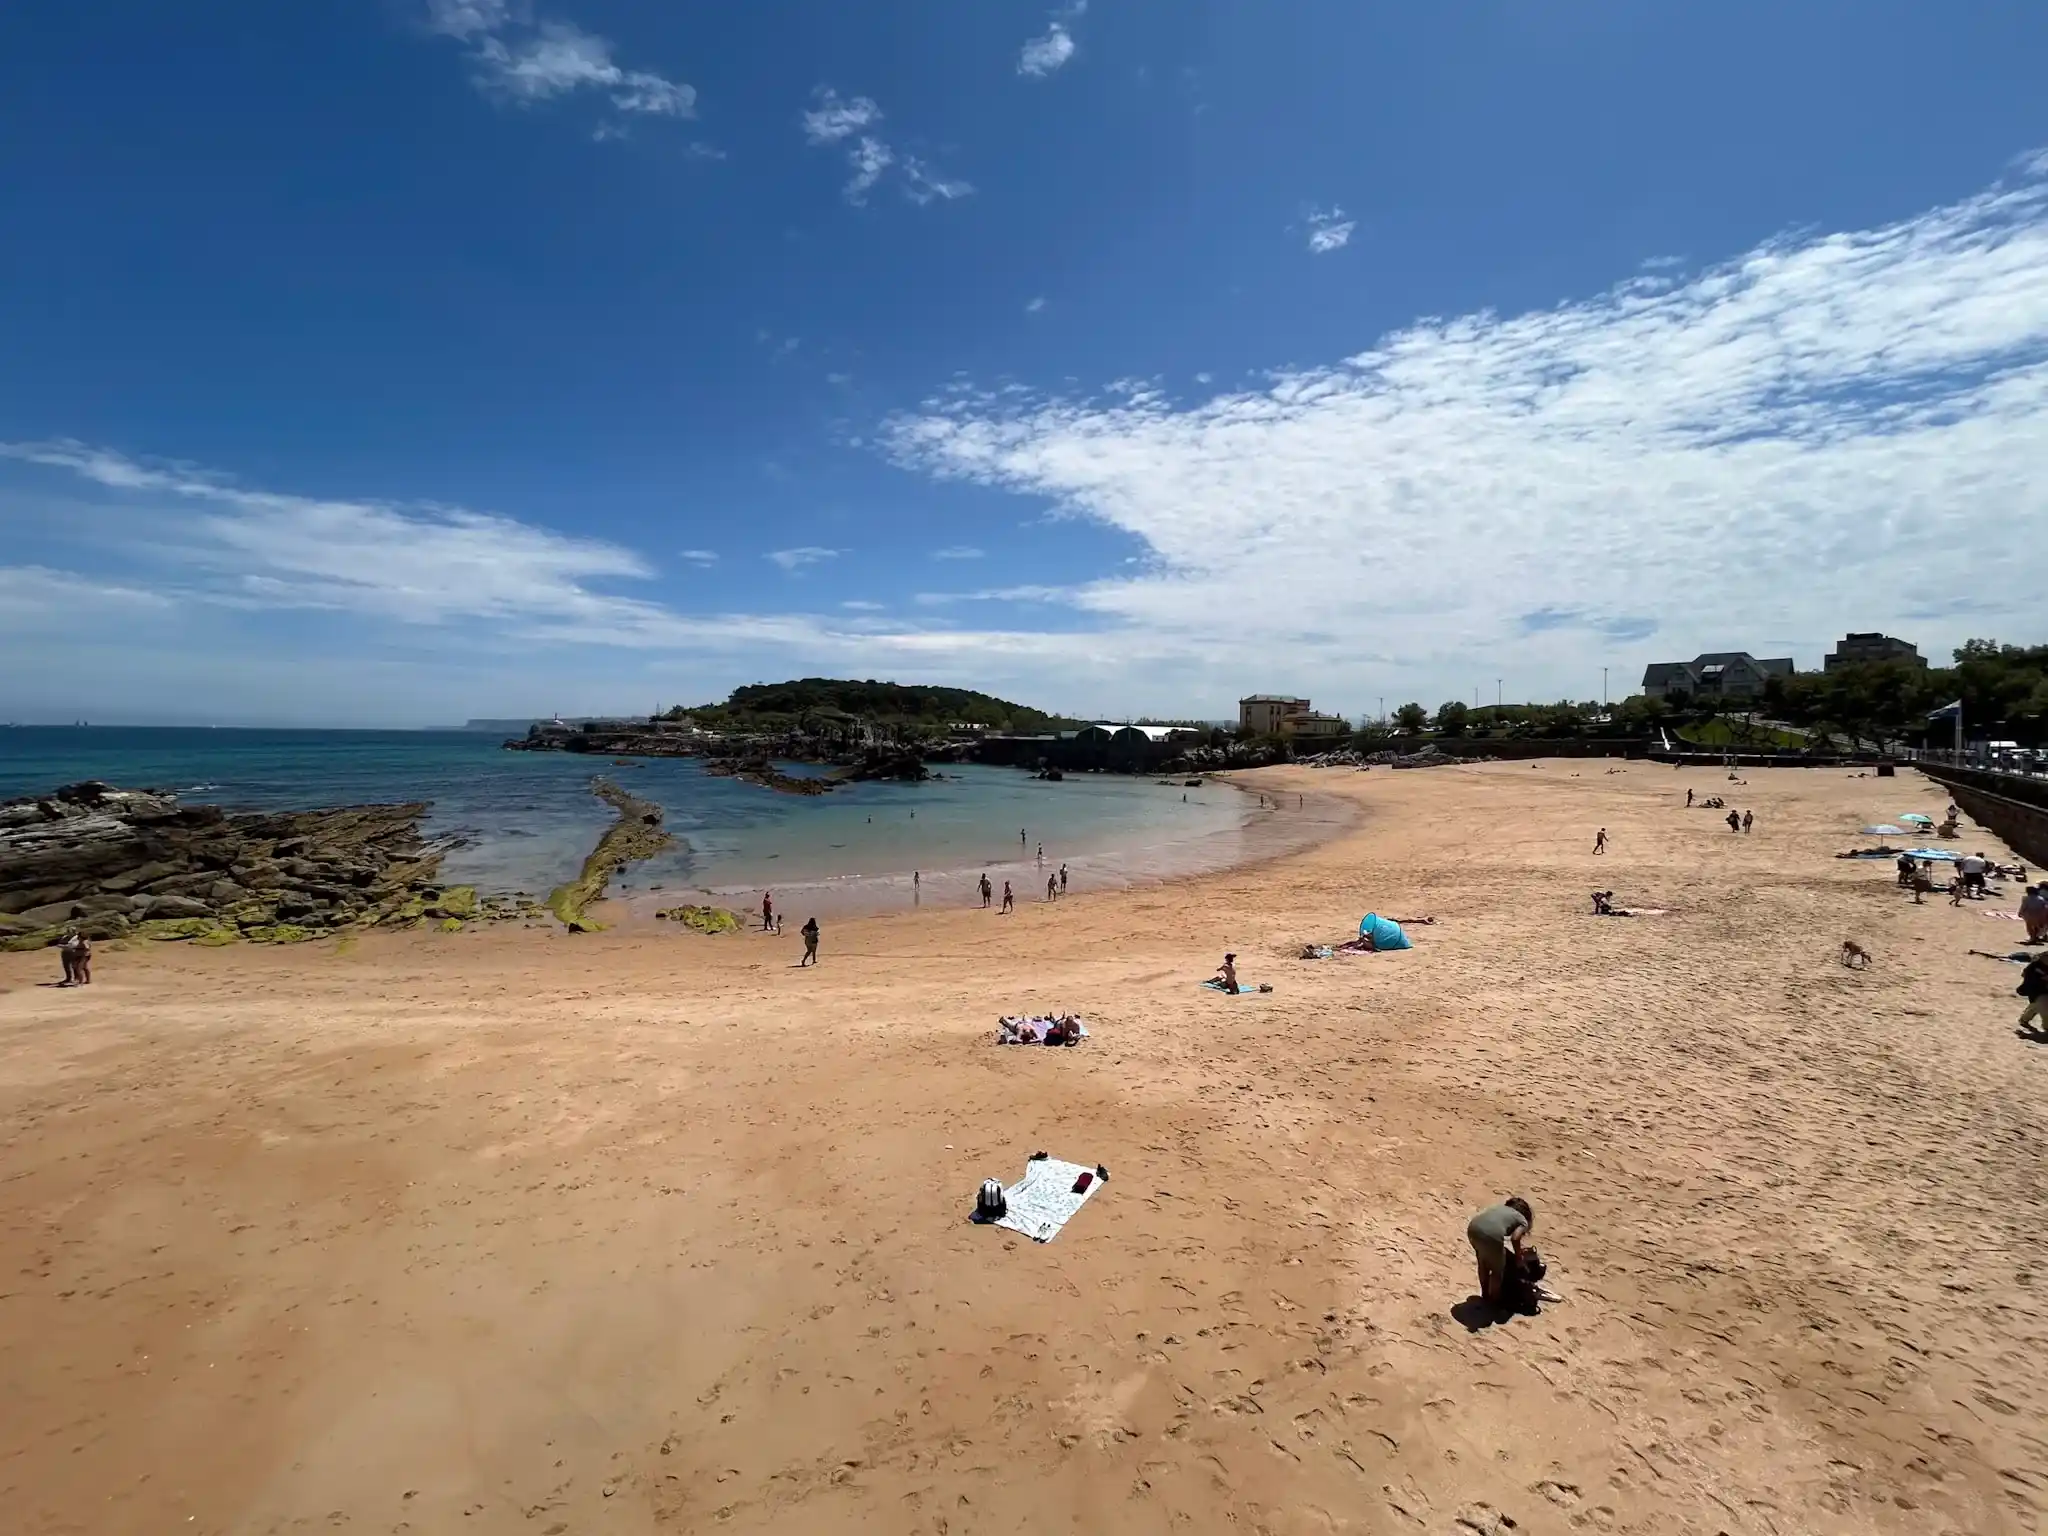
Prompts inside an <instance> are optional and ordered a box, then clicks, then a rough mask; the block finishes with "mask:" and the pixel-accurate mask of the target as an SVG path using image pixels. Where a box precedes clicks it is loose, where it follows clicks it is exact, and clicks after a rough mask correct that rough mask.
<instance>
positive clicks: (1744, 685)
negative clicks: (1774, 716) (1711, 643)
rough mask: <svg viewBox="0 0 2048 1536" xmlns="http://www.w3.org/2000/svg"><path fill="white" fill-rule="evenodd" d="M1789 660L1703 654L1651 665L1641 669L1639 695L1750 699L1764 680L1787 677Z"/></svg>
mask: <svg viewBox="0 0 2048 1536" xmlns="http://www.w3.org/2000/svg"><path fill="white" fill-rule="evenodd" d="M1793 670H1794V668H1793V666H1792V658H1791V657H1790V656H1771V657H1766V658H1763V659H1761V660H1760V659H1758V658H1757V657H1755V656H1752V655H1750V654H1749V652H1747V651H1707V652H1705V653H1704V654H1702V655H1699V656H1695V657H1694V658H1693V659H1692V660H1691V661H1653V662H1651V663H1650V665H1649V666H1647V667H1645V668H1643V692H1644V693H1645V694H1646V695H1648V696H1649V697H1650V698H1653V699H1662V698H1668V697H1669V696H1670V695H1672V694H1674V693H1684V694H1690V695H1691V696H1692V697H1693V698H1696V699H1753V698H1755V697H1756V696H1757V695H1758V694H1760V693H1762V692H1763V691H1764V680H1765V679H1766V678H1770V677H1790V676H1791V675H1792V673H1793Z"/></svg>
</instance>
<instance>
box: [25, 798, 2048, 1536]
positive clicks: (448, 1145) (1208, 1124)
mask: <svg viewBox="0 0 2048 1536" xmlns="http://www.w3.org/2000/svg"><path fill="white" fill-rule="evenodd" d="M1609 766H1610V765H1608V764H1606V763H1603V762H1599V761H1588V762H1585V763H1581V764H1572V763H1566V762H1545V763H1542V764H1538V765H1534V766H1531V765H1527V764H1497V765H1485V766H1470V767H1457V768H1444V769H1434V770H1429V771H1425V772H1411V773H1394V772H1391V771H1388V770H1384V769H1376V770H1374V771H1372V772H1369V773H1355V772H1334V771H1333V772H1316V771H1313V770H1308V769H1285V770H1277V769H1276V770H1269V771H1266V772H1264V773H1261V774H1256V775H1249V776H1246V778H1247V779H1248V781H1249V782H1250V783H1251V784H1253V785H1254V786H1257V787H1264V788H1270V789H1274V790H1277V791H1280V792H1282V793H1288V794H1292V793H1296V792H1305V793H1307V794H1310V795H1311V796H1314V795H1326V796H1327V795H1337V796H1346V797H1351V798H1354V799H1356V800H1357V801H1358V802H1359V803H1360V806H1361V807H1362V811H1363V814H1362V816H1361V818H1360V819H1359V820H1358V821H1357V822H1356V823H1355V825H1353V826H1352V827H1351V828H1350V829H1349V830H1348V831H1345V832H1344V833H1342V834H1341V835H1340V836H1337V837H1336V838H1335V839H1334V840H1331V841H1329V842H1326V843H1324V844H1322V845H1320V846H1318V847H1316V848H1313V849H1311V850H1309V851H1306V852H1301V853H1295V854H1291V855H1289V856H1287V857H1285V858H1282V859H1279V860H1276V861H1272V862H1267V863H1264V864H1260V865H1256V866H1251V867H1245V868H1239V869H1235V870H1229V871H1225V872H1222V873H1218V874H1212V875H1206V876H1202V877H1199V878H1194V879H1190V880H1186V881H1182V882H1178V883H1173V884H1168V885H1163V886H1157V887H1152V888H1146V889H1140V890H1135V891H1128V892H1121V893H1112V894H1105V895H1095V896H1091V895H1090V894H1088V893H1087V892H1086V891H1077V892H1076V894H1074V895H1073V896H1071V897H1070V898H1069V899H1067V900H1066V901H1064V902H1062V903H1059V904H1057V905H1048V904H1045V903H1043V902H1041V901H1036V900H1032V899H1030V898H1031V896H1032V895H1033V894H1035V893H1033V892H1030V891H1027V890H1025V889H1023V888H1021V887H1020V890H1019V898H1020V908H1019V910H1018V912H1017V913H1016V914H1015V915H1014V916H1010V917H998V916H996V915H995V914H993V913H989V912H983V911H980V910H978V909H962V910H957V911H944V910H935V908H934V905H933V904H931V903H927V905H926V907H925V909H924V910H923V911H921V912H919V913H917V914H914V915H903V916H894V917H878V918H870V919H862V920H858V921H848V922H838V923H833V924H829V925H828V926H827V927H826V931H825V935H824V943H823V959H822V964H821V965H820V966H819V967H817V968H816V969H814V970H798V969H795V968H794V965H795V962H796V960H797V958H798V956H799V954H800V952H801V946H800V943H799V940H798V938H797V932H796V929H797V924H798V923H800V922H801V921H802V918H803V916H804V914H803V913H802V912H801V911H795V910H792V911H790V913H789V918H790V921H789V926H788V931H787V933H786V935H785V936H784V937H781V938H774V937H768V936H762V935H749V936H746V937H743V938H742V937H731V936H728V937H722V938H710V939H707V938H701V937H698V936H695V935H688V934H684V933H679V932H672V931H669V930H668V929H667V927H666V925H660V926H656V925H645V926H633V927H626V928H620V929H616V930H614V931H611V932H608V933H604V934H599V935H591V936H573V937H572V936H567V935H561V934H554V933H544V932H541V931H538V930H518V929H500V930H496V931H491V932H483V933H474V934H462V935H455V936H449V937H446V938H443V937H440V936H431V935H401V936H392V937H377V936H372V937H369V938H365V939H363V940H362V941H360V942H358V943H355V944H353V945H346V946H342V947H339V948H338V947H337V946H336V945H334V944H331V943H323V944H320V945H317V946H314V945H308V946H300V947H297V948H292V949H282V950H278V949H254V948H248V947H240V948H234V949H227V950H210V951H201V950H193V949H181V948H178V947H173V946H161V947H155V948H150V949H146V950H133V951H126V952H123V951H118V950H114V949H111V948H106V947H103V948H102V950H101V953H100V955H99V956H98V958H97V960H96V963H95V973H96V979H95V984H94V985H93V986H92V987H91V988H90V989H81V990H59V989H56V988H54V987H50V986H47V985H45V983H48V982H50V981H52V980H54V978H55V974H56V970H57V961H56V957H55V956H54V954H48V955H41V954H39V955H7V956H0V1115H4V1120H0V1124H4V1127H5V1129H4V1144H0V1249H4V1264H0V1272H4V1282H0V1386H4V1391H0V1508H4V1509H6V1511H7V1512H8V1513H7V1516H6V1519H5V1522H4V1523H5V1525H6V1528H7V1529H9V1530H13V1531H21V1532H25V1533H26V1532H34V1533H45V1532H48V1533H55V1532H79V1533H88V1532H89V1533H94V1536H126V1533H131V1532H132V1533H142V1532H164V1531H172V1530H176V1531H189V1532H196V1533H270V1532H280V1533H282V1532H298V1531H315V1530H318V1531H322V1532H396V1531H413V1532H420V1533H442V1532H458V1531H459V1532H465V1533H498V1532H533V1533H536V1536H565V1533H570V1532H575V1533H583V1532H620V1533H631V1532H650V1531H679V1532H680V1531H689V1532H696V1531H711V1530H730V1531H778V1532H781V1531H788V1532H806V1533H810V1532H838V1531H872V1532H878V1533H879V1532H891V1533H894V1532H917V1533H947V1536H960V1533H966V1532H975V1533H1007V1532H1104V1531H1117V1532H1124V1531H1128V1532H1155V1531H1156V1532H1206V1531H1219V1532H1220V1531H1232V1532H1264V1533H1273V1536H1296V1533H1310V1532H1315V1533H1326V1532H1406V1531H1415V1532H1432V1533H1436V1532H1442V1533H1451V1536H1475V1533H1476V1536H1505V1533H1508V1532H1515V1533H1551V1532H1555V1533H1568V1532H1588V1533H1620V1532H1642V1533H1651V1532H1656V1533H1700V1536H1711V1533H1716V1532H1730V1533H1751V1532H1755V1533H1770V1536H1794V1533H1806V1532H1844V1533H1856V1532H1900V1533H1905V1532H1912V1533H1953V1536H1995V1533H2008V1532H2009V1533H2015V1536H2017V1533H2023V1532H2033V1531H2038V1530H2040V1529H2042V1528H2043V1527H2044V1524H2048V1432H2044V1430H2043V1428H2042V1426H2043V1424H2044V1423H2048V1387H2044V1385H2043V1381H2042V1377H2041V1365H2042V1362H2043V1361H2048V1321H2044V1316H2043V1302H2044V1299H2048V1261H2044V1259H2043V1257H2042V1249H2041V1242H2042V1235H2043V1234H2044V1233H2048V1172H2044V1163H2043V1159H2042V1148H2043V1146H2044V1145H2048V1095H2044V1092H2043V1085H2044V1083H2048V1046H2044V1045H2040V1044H2034V1043H2029V1042H2028V1041H2027V1040H2025V1039H2023V1038H2020V1037H2019V1036H2017V1035H2016V1033H2015V1030H2014V1019H2015V1018H2016V1016H2017V1014H2018V1011H2019V1006H2020V1005H2019V1002H2018V1000H2017V999H2015V998H2014V997H2013V996H2012V989H2013V985H2014V983H2015V981H2016V980H2017V976H2018V967H2016V966H2011V965H2003V964H1998V963H1995V962H1993V961H1990V960H1985V959H1980V958H1975V957H1972V956H1971V955H1970V954H1969V953H1968V951H1969V950H1970V949H1972V948H1976V949H1986V950H1994V951H1999V952H2003V951H2007V950H2010V949H2013V948H2014V947H2016V945H2017V942H2018V940H2019V939H2020V937H2021V933H2020V929H2019V925H2018V924H2017V923H2013V922H2005V921H1993V920H1990V919H1987V917H1986V916H1985V915H1984V908H1985V907H1987V906H1989V907H1996V908H2002V909H2004V910H2007V911H2009V910H2011V908H2012V907H2013V906H2014V905H2016V902H2017V894H2018V893H2017V891H2016V890H2013V889H2011V888H2010V887H2008V890H2007V894H2006V896H2005V897H2004V898H2003V899H2001V900H1996V901H1993V902H1990V903H1970V904H1967V905H1965V906H1964V907H1962V908H1959V909H1958V908H1951V907H1950V906H1949V905H1948V903H1947V901H1946V898H1941V899H1930V900H1929V902H1928V903H1927V904H1926V905H1921V906H1915V905H1913V904H1912V903H1911V902H1910V901H1909V900H1908V899H1907V898H1906V896H1905V895H1904V893H1902V892H1900V891H1898V890H1897V889H1896V888H1895V886H1894V884H1893V880H1892V871H1891V868H1890V866H1889V865H1888V864H1886V863H1881V862H1872V863H1860V862H1847V861H1837V860H1835V859H1834V858H1832V857H1831V855H1833V854H1834V853H1835V852H1837V851H1839V850H1841V849H1845V848H1848V847H1852V846H1856V845H1858V844H1859V843H1861V842H1866V841H1868V840H1867V839H1862V838H1859V837H1858V836H1857V829H1858V828H1859V827H1860V826H1861V825H1862V824H1863V823H1865V822H1869V821H1873V820H1883V819H1886V818H1888V817H1890V816H1893V815H1896V814H1897V813H1899V812H1901V811H1904V810H1907V809H1910V808H1913V807H1915V806H1918V807H1919V808H1921V809H1924V810H1929V811H1938V809H1939V808H1940V806H1941V805H1942V804H1943V803H1944V801H1945V797H1944V796H1942V794H1941V792H1940V791H1939V789H1938V788H1937V787H1936V786H1933V785H1931V784H1929V783H1927V782H1925V781H1923V780H1921V779H1919V778H1917V777H1915V776H1912V775H1910V774H1908V775H1906V776H1904V777H1901V778H1899V779H1897V780H1876V779H1865V778H1858V777H1853V776H1850V775H1847V774H1845V773H1843V772H1840V771H1818V770H1815V771H1801V770H1774V771H1762V770H1753V771H1750V772H1749V773H1748V775H1747V777H1748V782H1747V783H1746V784H1744V785H1740V786H1737V785H1731V784H1728V783H1727V782H1726V779H1725V776H1724V775H1722V774H1720V773H1718V772H1709V771H1706V770H1688V771H1684V772H1679V771H1674V770H1672V769H1670V768H1659V767H1655V766H1653V765H1648V764H1636V765H1631V766H1629V767H1628V768H1627V769H1626V770H1625V771H1622V772H1614V773H1610V772H1608V771H1607V770H1608V768H1609ZM1687 787H1692V788H1694V789H1696V790H1697V791H1698V792H1699V794H1701V795H1702V796H1705V795H1709V794H1714V793H1721V794H1725V795H1727V796H1728V797H1729V799H1730V803H1731V804H1733V805H1735V806H1737V807H1738V808H1743V809H1753V810H1754V811H1755V813H1756V817H1757V822H1756V829H1755V831H1754V832H1752V833H1750V834H1747V835H1736V834H1731V833H1730V832H1729V830H1728V829H1727V827H1726V826H1725V824H1723V823H1722V822H1721V821H1720V820H1719V819H1718V817H1717V815H1716V813H1714V812H1711V811H1697V810H1696V811H1687V810H1685V809H1683V806H1682V802H1683V799H1684V791H1685V789H1686V788H1687ZM1602 826H1604V827H1606V828H1607V830H1608V833H1609V835H1610V837H1611V839H1612V843H1611V846H1610V848H1609V849H1608V851H1607V852H1606V853H1605V854H1602V855H1599V856H1595V855H1594V854H1593V852H1592V846H1593V835H1594V832H1595V829H1596V828H1598V827H1602ZM1964 843H1965V845H1966V846H1968V847H1970V848H1980V847H1981V848H1984V849H1986V850H1987V851H1997V852H2000V853H2003V849H2002V848H2000V847H1999V845H1998V844H1997V843H1996V840H1995V839H1993V838H1991V837H1990V836H1989V835H1988V834H1983V833H1979V832H1977V831H1976V830H1975V829H1973V828H1970V827H1969V826H1968V824H1967V823H1966V824H1965V839H1964ZM1610 886H1611V887H1613V888H1614V889H1615V890H1616V892H1617V898H1616V899H1617V901H1619V902H1622V903H1625V904H1629V905H1636V906H1654V907H1663V908H1669V909H1670V910H1669V911H1668V912H1667V913H1666V914H1665V915H1663V916H1659V917H1645V918H1638V919H1634V920H1628V921H1618V920H1604V919H1598V918H1594V917H1591V916H1590V915H1588V903H1587V892H1588V891H1590V890H1592V889H1594V888H1595V887H1610ZM1368 910H1378V911H1381V912H1386V913H1394V914H1399V915H1408V914H1411V913H1430V914H1434V915H1435V916H1436V917H1437V918H1438V919H1439V921H1438V923H1437V924H1436V925H1435V926H1433V927H1430V928H1425V929H1421V930H1418V931H1417V933H1416V938H1417V944H1416V947H1415V948H1414V949H1413V950H1411V951H1408V952H1405V953H1399V954H1390V955H1373V956H1362V957H1356V958H1344V959H1333V960H1325V961H1320V962H1303V961H1300V960H1297V959H1294V958H1292V956H1293V955H1294V954H1295V953H1296V952H1297V951H1298V950H1299V948H1300V946H1301V945H1302V944H1303V943H1304V942H1308V941H1320V942H1325V943H1327V942H1333V941H1336V940H1340V939H1342V938H1344V937H1346V936H1348V935H1349V934H1350V933H1352V932H1355V930H1356V925H1357V921H1358V918H1359V916H1360V915H1361V914H1362V913H1364V912H1366V911H1368ZM1845 938H1853V939H1855V940H1857V941H1858V942H1859V943H1861V944H1863V945H1864V946H1865V947H1867V948H1868V949H1869V951H1870V952H1871V954H1872V955H1873V956H1874V964H1873V965H1872V967H1871V968H1870V969H1869V970H1867V971H1854V972H1852V971H1849V970H1846V969H1844V968H1843V967H1842V966H1841V965H1839V964H1838V963H1837V952H1838V950H1839V947H1840V945H1841V942H1842V940H1843V939H1845ZM1226 948H1228V949H1234V950H1236V951H1237V952H1238V954H1239V956H1240V967H1239V968H1240V972H1241V973H1242V974H1243V975H1244V976H1245V978H1246V979H1247V980H1250V981H1254V982H1257V981H1264V982H1270V983H1272V984H1273V985H1274V986H1275V988H1276V990H1275V991H1274V992H1273V993H1272V994H1270V995H1261V996H1252V997H1243V998H1235V999H1232V998H1225V997H1221V996H1218V995H1215V994H1211V993H1206V992H1203V991H1201V990H1199V989H1198V988H1197V986H1196V982H1197V981H1198V980H1199V979H1200V978H1201V977H1203V976H1206V975H1208V974H1209V973H1210V972H1211V971H1212V970H1213V968H1214V966H1215V964H1216V962H1217V960H1218V958H1219V957H1220V955H1221V954H1222V952H1223V951H1224V950H1225V949H1226ZM1044 1009H1061V1010H1067V1009H1071V1010H1077V1011H1079V1012H1081V1013H1082V1014H1083V1015H1084V1016H1085V1017H1086V1018H1087V1019H1088V1020H1089V1022H1090V1025H1091V1027H1092V1029H1093V1031H1094V1038H1093V1039H1092V1040H1091V1041H1090V1042H1089V1043H1088V1044H1087V1045H1085V1046H1083V1047H1081V1048H1078V1049H1075V1050H1044V1049H1016V1048H1010V1049H1002V1048H998V1047H996V1046H995V1045H994V1044H993V1043H992V1039H993V1031H994V1026H995V1022H996V1018H997V1016H998V1015H999V1014H1004V1013H1014V1012H1025V1011H1039V1010H1044ZM1041 1148H1043V1149H1045V1150H1048V1151H1050V1152H1052V1153H1053V1154H1054V1155H1055V1156H1058V1157H1063V1158H1067V1159H1070V1160H1073V1161H1076V1162H1082V1163H1088V1164H1093V1163H1098V1162H1099V1163H1102V1164H1104V1165H1106V1166H1107V1167H1108V1169H1109V1170H1110V1173H1111V1178H1110V1182H1109V1184H1108V1186H1107V1188H1106V1189H1105V1190H1104V1191H1103V1192H1102V1193H1101V1194H1100V1195H1099V1196H1098V1197H1097V1198H1095V1199H1094V1200H1092V1201H1091V1202H1090V1203H1089V1204H1088V1205H1087V1206H1086V1207H1085V1208H1084V1209H1083V1210H1082V1211H1081V1212H1080V1214H1079V1215H1078V1216H1077V1217H1075V1219H1074V1220H1073V1222H1072V1223H1071V1224H1070V1225H1069V1226H1068V1227H1067V1229H1066V1230H1065V1231H1064V1232H1063V1233H1062V1234H1061V1235H1060V1236H1059V1238H1058V1239H1057V1240H1056V1241H1054V1242H1052V1243H1049V1244H1045V1245H1038V1244H1034V1243H1032V1242H1029V1241H1027V1240H1025V1239H1023V1238H1021V1237H1018V1236H1015V1235H1013V1234H1011V1233H1008V1232H1004V1231H999V1230H993V1229H986V1228H978V1227H974V1226H971V1225H969V1224H968V1222H967V1221H966V1219H965V1218H966V1215H967V1212H968V1210H969V1209H970V1207H971V1205H972V1201H973V1196H974V1192H975V1189H976V1186H977V1185H978V1184H979V1182H980V1181H981V1180H982V1179H983V1178H987V1177H996V1178H1000V1179H1002V1180H1004V1181H1006V1182H1007V1181H1011V1180H1014V1179H1016V1178H1018V1177H1019V1176H1020V1175H1021V1174H1022V1173H1023V1171H1024V1166H1025V1159H1026V1158H1027V1157H1028V1156H1029V1154H1030V1153H1032V1152H1033V1151H1035V1150H1038V1149H1041ZM1511 1192H1518V1193H1521V1194H1524V1195H1526V1196H1528V1197H1529V1198H1530V1199H1531V1200H1532V1201H1533V1202H1534V1204H1535V1208H1536V1213H1537V1223H1536V1234H1535V1235H1536V1237H1537V1239H1538V1241H1539V1242H1540V1243H1541V1245H1542V1247H1543V1249H1544V1251H1545V1254H1546V1256H1547V1257H1548V1258H1549V1260H1550V1263H1551V1279H1552V1282H1553V1283H1554V1284H1555V1285H1556V1286H1557V1287H1558V1288H1559V1289H1560V1290H1561V1291H1562V1292H1563V1293H1564V1295H1565V1297H1566V1298H1567V1299H1566V1300H1565V1301H1564V1302H1563V1303H1562V1304H1560V1305H1555V1306H1550V1307H1546V1308H1545V1309H1544V1310H1543V1312H1542V1313H1541V1315H1538V1316H1516V1317H1512V1318H1509V1319H1506V1320H1504V1321H1496V1320H1494V1319H1492V1318H1491V1316H1490V1315H1489V1314H1488V1313H1487V1312H1486V1310H1485V1309H1484V1308H1482V1307H1480V1306H1479V1305H1478V1303H1477V1299H1476V1296H1475V1294H1474V1292H1475V1284H1474V1274H1473V1268H1472V1262H1471V1253H1470V1250H1469V1248H1468V1247H1467V1245H1466V1241H1465V1236H1464V1226H1465V1222H1466V1219H1467V1218H1468V1216H1469V1215H1470V1214H1471V1213H1472V1212H1474V1211H1476V1210H1478V1209H1480V1208H1481V1207H1482V1206H1485V1205H1489V1204H1491V1203H1493V1202H1494V1201H1496V1200H1498V1199H1499V1198H1500V1197H1502V1196H1503V1195H1505V1194H1508V1193H1511Z"/></svg>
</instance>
